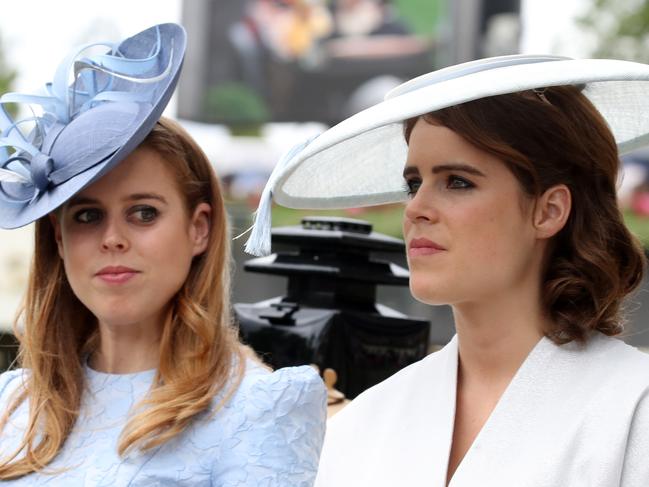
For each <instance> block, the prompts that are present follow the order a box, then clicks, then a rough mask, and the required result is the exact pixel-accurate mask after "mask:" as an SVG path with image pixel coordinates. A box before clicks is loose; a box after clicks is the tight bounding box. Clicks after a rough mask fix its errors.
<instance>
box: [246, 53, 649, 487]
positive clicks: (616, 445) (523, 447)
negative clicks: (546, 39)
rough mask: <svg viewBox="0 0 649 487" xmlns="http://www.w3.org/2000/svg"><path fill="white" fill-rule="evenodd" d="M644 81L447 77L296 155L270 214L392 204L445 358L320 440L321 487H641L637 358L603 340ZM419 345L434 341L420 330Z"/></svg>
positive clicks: (390, 387)
mask: <svg viewBox="0 0 649 487" xmlns="http://www.w3.org/2000/svg"><path fill="white" fill-rule="evenodd" d="M648 113H649V66H647V65H643V64H637V63H632V62H626V61H614V60H600V59H594V60H571V59H566V58H557V57H551V56H506V57H500V58H491V59H485V60H480V61H476V62H472V63H467V64H463V65H459V66H452V67H450V68H446V69H442V70H439V71H436V72H433V73H430V74H427V75H423V76H421V77H419V78H416V79H414V80H411V81H410V82H408V83H405V84H404V85H402V86H400V87H398V88H396V89H395V90H394V91H392V92H390V93H389V94H388V95H387V97H386V100H385V101H384V102H382V103H380V104H378V105H375V106H374V107H371V108H369V109H367V110H365V111H363V112H360V113H358V114H356V115H354V116H353V117H350V118H349V119H347V120H345V121H343V122H342V123H340V124H339V125H338V126H336V127H333V128H331V129H330V130H329V131H327V132H326V133H324V134H322V135H321V136H320V137H318V138H317V139H315V140H313V141H312V142H310V143H309V144H307V145H305V146H304V147H303V148H301V149H297V150H296V152H295V154H294V155H293V157H292V158H290V159H289V160H287V161H285V162H284V164H283V165H282V167H280V168H278V170H277V171H276V172H275V173H274V174H273V176H272V178H271V182H270V185H269V187H268V188H267V190H266V193H265V196H266V199H265V200H264V201H263V205H262V210H264V211H261V212H260V218H261V219H262V220H260V227H259V229H256V231H255V232H254V233H253V237H252V239H251V241H250V242H249V248H250V249H251V250H254V251H258V252H262V251H264V250H265V248H264V247H265V241H264V238H263V232H262V231H261V229H263V225H262V223H261V222H263V221H264V220H263V218H264V216H267V212H268V209H269V205H268V199H269V196H270V195H271V194H272V195H273V196H274V197H275V199H276V200H277V201H278V202H280V203H282V204H284V205H287V206H296V207H301V208H305V207H330V208H331V207H345V206H352V207H353V206H362V205H369V204H378V203H387V202H395V201H404V202H405V209H404V215H403V233H404V239H405V241H406V247H407V258H408V265H409V268H410V289H411V292H412V294H413V295H414V296H415V298H417V299H418V300H420V301H422V302H424V303H426V304H430V305H439V304H448V305H450V306H451V307H452V310H453V316H454V321H455V328H456V332H457V334H456V335H455V336H454V337H453V338H452V340H451V341H450V342H449V343H448V344H446V346H445V347H444V348H442V349H441V350H440V351H437V352H435V353H432V354H430V355H429V356H428V357H426V358H424V359H423V360H421V361H419V362H417V363H415V364H413V365H411V366H409V367H406V368H404V369H403V370H401V371H399V372H398V373H397V374H395V375H393V376H392V377H390V378H388V379H387V380H385V381H384V382H382V383H380V384H378V385H376V386H374V387H372V388H370V389H369V390H367V391H365V392H363V393H362V394H361V395H359V396H358V397H357V398H356V399H355V400H354V401H352V403H351V404H350V405H349V406H347V407H346V408H345V409H344V410H343V411H342V412H340V413H338V414H337V415H336V416H335V417H334V418H332V420H331V421H330V422H329V424H328V428H327V435H326V438H325V444H324V448H323V451H322V456H321V459H320V465H319V471H318V477H317V479H316V486H317V487H344V486H354V487H364V486H368V487H369V486H371V487H381V486H393V485H407V486H408V487H419V486H421V487H424V486H426V487H442V486H450V487H475V486H481V487H487V486H489V487H491V486H493V487H504V486H507V487H510V486H511V487H513V486H516V487H522V486H525V487H550V486H552V487H554V486H566V487H576V486H588V487H614V486H615V487H618V486H621V487H643V486H647V485H649V462H648V461H647V459H648V458H649V434H648V432H649V355H648V354H646V353H642V352H641V351H638V350H636V349H635V348H633V347H631V346H629V345H627V344H625V343H624V342H622V341H621V340H619V339H617V338H615V337H618V336H620V335H621V334H622V333H623V332H624V315H623V312H622V311H623V303H624V299H625V298H626V297H628V296H629V294H630V293H631V292H632V291H633V290H634V289H636V288H637V287H638V285H639V283H640V282H641V280H642V276H643V272H644V268H645V256H644V253H643V251H642V248H641V246H640V245H639V243H638V241H637V239H636V238H635V237H633V236H632V235H631V234H630V233H629V231H628V230H627V228H626V227H625V225H624V221H623V219H622V214H621V212H620V209H619V207H618V204H617V201H616V178H617V177H618V170H619V157H618V150H620V151H625V150H630V149H633V148H634V147H639V146H641V145H643V144H646V143H647V141H649V116H648V115H647V114H648ZM433 326H434V325H433Z"/></svg>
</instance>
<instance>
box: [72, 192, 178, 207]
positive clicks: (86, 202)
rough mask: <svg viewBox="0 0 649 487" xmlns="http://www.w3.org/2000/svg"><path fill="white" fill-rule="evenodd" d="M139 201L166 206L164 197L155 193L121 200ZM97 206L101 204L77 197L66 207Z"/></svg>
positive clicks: (97, 201) (136, 194) (137, 194)
mask: <svg viewBox="0 0 649 487" xmlns="http://www.w3.org/2000/svg"><path fill="white" fill-rule="evenodd" d="M139 200H158V201H160V202H161V203H164V204H165V205H166V204H167V200H166V199H165V197H164V196H162V195H159V194H156V193H133V194H130V195H128V196H126V197H125V198H122V201H139ZM99 204H101V202H100V201H99V200H96V199H94V198H87V197H85V196H77V197H75V198H72V199H71V200H70V201H69V203H68V205H67V206H68V207H71V206H79V205H99Z"/></svg>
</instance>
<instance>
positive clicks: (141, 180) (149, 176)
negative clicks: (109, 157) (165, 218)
mask: <svg viewBox="0 0 649 487" xmlns="http://www.w3.org/2000/svg"><path fill="white" fill-rule="evenodd" d="M149 191H157V192H174V191H176V192H177V184H176V180H175V175H174V173H173V171H172V170H171V169H170V167H169V163H168V162H167V161H165V160H164V158H163V157H162V156H160V155H159V154H158V153H157V152H155V151H154V150H152V149H149V148H139V149H136V150H135V151H133V152H132V153H131V154H130V155H129V156H128V157H127V158H126V159H124V160H123V161H122V162H120V163H119V164H118V165H117V166H116V167H114V168H113V169H112V170H111V171H110V172H108V173H107V174H105V175H104V176H103V177H101V178H100V179H99V180H97V181H95V182H94V183H93V184H91V185H90V186H88V187H87V188H85V189H84V190H82V191H81V192H79V193H78V195H77V196H78V197H88V198H108V197H112V196H116V197H119V196H123V195H125V194H129V193H134V192H149Z"/></svg>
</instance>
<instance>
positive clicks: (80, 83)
mask: <svg viewBox="0 0 649 487" xmlns="http://www.w3.org/2000/svg"><path fill="white" fill-rule="evenodd" d="M102 47H103V48H102ZM185 47H186V34H185V30H184V29H183V28H182V27H181V26H179V25H176V24H161V25H156V26H154V27H151V28H149V29H147V30H145V31H142V32H140V33H139V34H137V35H135V36H133V37H129V38H128V39H126V40H124V41H122V42H119V43H95V44H88V45H84V46H81V47H79V48H77V49H75V50H74V51H73V52H71V53H70V54H69V55H68V56H67V57H66V58H65V59H63V61H62V62H61V64H60V65H59V67H58V69H57V70H56V73H55V74H54V78H53V80H52V82H50V83H47V84H46V85H45V87H44V88H43V91H42V93H39V94H33V95H27V94H21V93H6V94H4V95H3V96H2V97H0V129H1V130H2V133H1V134H0V227H2V228H17V227H20V226H23V225H26V224H28V223H30V222H32V221H34V220H36V219H38V218H40V217H42V216H44V215H46V214H47V213H49V212H51V211H52V210H54V209H55V208H57V207H58V206H60V205H62V204H63V203H65V202H66V201H67V200H68V199H69V198H71V197H72V196H73V195H74V194H76V193H77V192H79V191H80V190H81V189H83V188H84V187H86V186H87V185H89V184H90V183H92V182H93V181H96V180H97V179H99V178H100V177H101V176H102V175H104V174H106V173H107V172H108V171H110V170H111V169H112V168H113V167H115V165H117V164H118V163H119V162H120V161H122V160H123V159H124V158H125V157H126V156H128V155H129V154H130V153H131V152H132V151H133V150H134V149H135V148H136V147H137V146H138V145H139V144H140V143H141V142H142V141H143V140H144V138H145V137H146V136H147V134H148V133H149V132H150V131H151V129H152V128H153V126H154V125H155V123H156V122H157V121H158V119H159V118H160V116H161V115H162V112H163V110H164V108H165V106H166V105H167V103H168V102H169V98H170V97H171V94H172V93H173V90H174V87H175V86H176V83H177V81H178V77H179V75H180V68H181V65H182V62H183V58H184V54H185ZM106 49H107V50H106ZM91 51H92V52H97V51H99V52H101V53H100V54H92V53H91ZM7 103H19V104H28V105H29V106H30V107H31V108H32V109H34V108H37V109H39V110H38V112H39V113H34V115H33V116H28V117H25V118H23V119H18V120H14V119H12V117H11V116H10V115H9V113H8V112H7V110H6V109H5V104H7ZM25 127H28V129H27V130H26V129H25Z"/></svg>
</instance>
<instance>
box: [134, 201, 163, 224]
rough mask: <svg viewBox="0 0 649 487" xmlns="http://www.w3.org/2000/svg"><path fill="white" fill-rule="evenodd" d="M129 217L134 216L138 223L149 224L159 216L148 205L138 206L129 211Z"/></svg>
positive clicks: (154, 209)
mask: <svg viewBox="0 0 649 487" xmlns="http://www.w3.org/2000/svg"><path fill="white" fill-rule="evenodd" d="M128 214H129V217H131V216H135V218H136V219H137V221H139V222H140V223H151V222H153V221H154V220H155V219H156V218H157V217H158V215H159V212H158V210H157V209H156V208H154V207H153V206H149V205H138V206H135V207H133V208H131V209H130V210H129V213H128Z"/></svg>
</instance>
